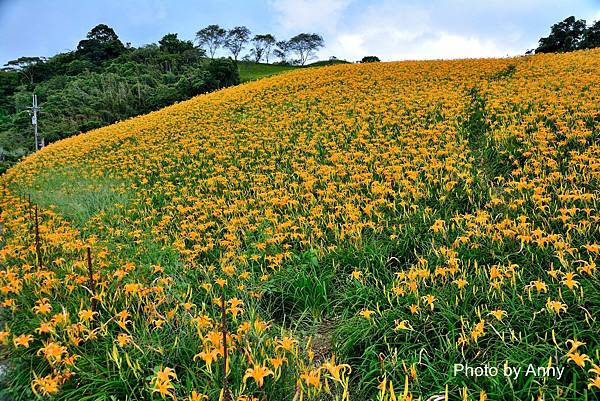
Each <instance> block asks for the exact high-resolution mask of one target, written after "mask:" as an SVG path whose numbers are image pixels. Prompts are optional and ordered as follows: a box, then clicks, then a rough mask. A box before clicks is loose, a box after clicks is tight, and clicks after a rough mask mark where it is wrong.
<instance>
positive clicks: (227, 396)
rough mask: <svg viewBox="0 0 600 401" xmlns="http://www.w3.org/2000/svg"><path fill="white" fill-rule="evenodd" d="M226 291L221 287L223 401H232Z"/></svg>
mask: <svg viewBox="0 0 600 401" xmlns="http://www.w3.org/2000/svg"><path fill="white" fill-rule="evenodd" d="M225 312H226V310H225V291H223V289H221V328H222V330H223V401H230V400H231V397H230V394H229V383H228V380H227V316H226V314H225Z"/></svg>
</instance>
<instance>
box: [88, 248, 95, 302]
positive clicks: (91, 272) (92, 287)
mask: <svg viewBox="0 0 600 401" xmlns="http://www.w3.org/2000/svg"><path fill="white" fill-rule="evenodd" d="M87 265H88V273H89V283H88V285H89V287H90V292H91V293H92V312H96V309H97V308H98V307H97V305H96V302H97V300H96V291H95V289H96V288H95V287H96V283H95V282H94V268H93V267H92V248H91V247H89V246H88V247H87Z"/></svg>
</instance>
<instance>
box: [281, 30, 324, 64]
mask: <svg viewBox="0 0 600 401" xmlns="http://www.w3.org/2000/svg"><path fill="white" fill-rule="evenodd" d="M324 45H325V42H324V41H323V37H321V35H318V34H316V33H301V34H298V35H296V36H294V37H293V38H291V39H290V40H289V41H288V48H289V49H290V50H292V51H294V52H296V55H297V56H298V60H297V61H298V64H300V65H304V64H306V61H308V60H309V59H310V58H313V57H314V56H315V52H316V51H317V50H318V49H320V48H321V47H323V46H324Z"/></svg>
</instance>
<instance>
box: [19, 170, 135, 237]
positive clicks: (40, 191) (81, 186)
mask: <svg viewBox="0 0 600 401" xmlns="http://www.w3.org/2000/svg"><path fill="white" fill-rule="evenodd" d="M16 190H17V192H18V193H20V194H21V195H22V196H25V197H29V196H30V197H31V200H32V202H33V203H35V204H38V205H40V206H41V207H43V208H50V209H53V210H55V211H57V212H58V213H60V214H61V215H63V216H64V217H66V218H67V219H69V220H70V221H72V222H73V223H74V224H75V226H76V227H82V226H83V225H84V224H85V223H86V222H88V220H90V219H91V218H92V217H94V216H96V215H97V214H98V213H100V212H107V211H109V210H113V209H114V208H115V207H116V205H119V204H120V205H124V204H125V203H127V200H128V196H127V193H126V190H125V189H124V187H123V183H121V182H115V181H114V180H111V179H110V178H107V177H93V176H91V175H90V174H89V173H88V172H86V171H84V170H80V169H72V168H65V169H62V170H58V171H57V170H53V171H52V172H47V174H40V175H39V176H38V177H37V178H36V179H35V180H34V181H33V182H32V184H31V185H30V186H19V187H18V188H16Z"/></svg>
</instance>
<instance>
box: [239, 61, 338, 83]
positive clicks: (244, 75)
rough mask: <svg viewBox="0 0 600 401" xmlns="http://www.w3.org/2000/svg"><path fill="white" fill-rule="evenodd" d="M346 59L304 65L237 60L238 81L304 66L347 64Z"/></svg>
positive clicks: (263, 76)
mask: <svg viewBox="0 0 600 401" xmlns="http://www.w3.org/2000/svg"><path fill="white" fill-rule="evenodd" d="M348 63H349V62H348V61H346V60H320V61H315V62H314V63H310V64H306V65H305V66H296V65H281V64H265V63H255V62H252V61H238V67H239V70H240V82H242V83H243V82H249V81H255V80H257V79H261V78H266V77H270V76H273V75H277V74H281V73H282V72H286V71H291V70H295V69H298V68H305V67H324V66H327V65H335V64H348Z"/></svg>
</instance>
